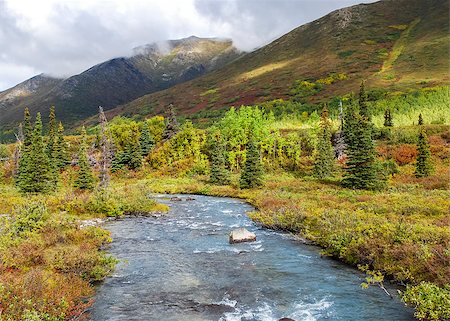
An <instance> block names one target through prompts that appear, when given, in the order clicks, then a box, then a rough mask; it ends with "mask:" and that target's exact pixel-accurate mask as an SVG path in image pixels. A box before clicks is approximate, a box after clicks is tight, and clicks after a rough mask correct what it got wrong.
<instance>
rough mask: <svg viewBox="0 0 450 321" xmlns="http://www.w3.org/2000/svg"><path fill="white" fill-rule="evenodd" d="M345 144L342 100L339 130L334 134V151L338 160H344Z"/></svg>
mask: <svg viewBox="0 0 450 321" xmlns="http://www.w3.org/2000/svg"><path fill="white" fill-rule="evenodd" d="M346 147H347V145H346V144H345V137H344V111H343V109H342V101H340V102H339V130H338V131H337V132H336V134H335V135H334V153H335V156H336V158H337V159H338V160H342V159H343V158H344V157H345V149H346Z"/></svg>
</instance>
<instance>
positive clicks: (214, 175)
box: [15, 82, 433, 193]
mask: <svg viewBox="0 0 450 321" xmlns="http://www.w3.org/2000/svg"><path fill="white" fill-rule="evenodd" d="M168 111H169V112H168V117H167V118H166V120H165V121H164V118H162V117H161V118H159V119H158V122H159V123H158V125H157V126H159V127H160V131H161V132H160V133H159V134H155V126H153V127H150V125H149V123H150V122H149V121H144V122H142V124H141V126H139V124H137V123H135V122H129V123H128V124H125V125H124V124H122V123H120V122H119V123H114V124H112V125H108V124H107V123H106V117H105V116H104V114H103V112H102V110H101V111H100V124H101V128H102V129H101V130H100V133H99V134H97V139H96V140H97V145H98V146H97V147H100V150H101V156H100V163H101V166H100V167H101V168H103V169H101V170H100V172H101V173H100V185H107V183H106V182H107V181H109V173H110V172H116V171H120V170H123V169H125V168H127V169H129V170H139V169H140V168H141V167H142V164H143V160H144V159H146V158H147V159H149V158H148V157H149V155H150V154H151V153H152V151H154V150H155V149H158V150H159V151H160V150H163V151H164V148H163V147H161V146H163V145H164V144H166V145H167V143H168V142H170V143H171V144H169V145H167V146H168V147H167V148H168V149H169V150H170V149H171V150H172V151H171V152H172V153H174V152H175V154H176V155H178V156H179V157H188V156H187V155H188V154H189V153H191V155H198V154H202V153H203V151H201V147H200V146H199V147H197V151H195V148H194V149H192V148H191V149H192V150H191V152H189V153H188V154H184V153H183V152H181V150H180V148H181V149H183V148H186V146H185V145H186V144H191V145H192V144H198V137H197V138H195V137H192V135H193V136H195V135H197V134H196V133H195V131H193V129H189V128H191V127H190V126H189V124H187V125H183V126H180V124H179V123H178V121H177V117H176V113H175V108H174V107H173V106H172V105H170V106H169V110H168ZM241 113H243V114H242V115H240V114H241ZM272 118H273V116H271V115H270V113H269V114H268V115H265V114H264V112H263V111H262V110H259V109H258V108H253V109H252V108H251V107H249V108H247V107H243V108H242V109H241V110H240V111H239V112H236V111H235V110H234V109H231V110H230V111H229V112H228V113H227V114H226V115H225V116H224V118H222V120H221V121H219V123H218V124H217V125H214V126H212V127H211V128H209V129H208V130H207V133H208V134H207V136H208V138H207V140H208V141H209V143H208V144H209V146H210V150H209V151H208V152H206V153H207V154H208V155H209V157H208V158H209V159H208V160H207V163H208V164H209V165H208V167H209V168H208V170H207V171H206V172H208V173H209V175H210V182H211V183H213V184H218V185H226V184H229V183H230V182H231V173H232V172H233V170H234V171H235V170H237V169H239V168H240V179H239V186H240V187H241V188H253V187H257V186H260V185H261V184H263V174H264V170H263V168H264V166H263V160H264V159H265V157H269V156H270V157H272V158H273V159H278V160H279V159H287V160H289V162H291V163H292V162H295V159H296V157H298V155H299V153H297V152H296V150H300V148H299V146H298V145H299V144H300V142H299V141H295V140H293V141H292V142H290V143H289V142H288V141H285V140H283V139H282V137H280V136H277V139H275V140H273V139H272V141H271V142H270V143H269V145H271V146H272V147H270V148H268V145H267V144H268V143H267V141H264V138H265V137H272V136H276V135H271V133H270V132H269V131H268V129H267V128H268V124H269V123H270V121H271V119H272ZM384 118H385V122H384V126H385V127H386V128H391V127H393V119H392V115H391V111H390V110H389V109H386V111H385V116H384ZM341 120H342V121H341V124H340V126H339V130H338V132H337V133H336V134H335V136H336V137H337V138H338V140H339V141H338V142H337V144H335V146H333V143H332V123H331V120H330V118H329V114H328V110H327V108H326V106H325V107H324V109H323V111H322V113H321V116H320V121H319V129H318V131H317V135H316V137H315V140H316V144H315V148H314V154H313V159H314V166H313V175H314V176H315V177H316V178H318V179H326V178H332V177H334V176H336V169H337V163H336V156H337V154H339V153H341V154H342V153H344V154H345V157H346V159H345V166H344V175H343V178H342V182H341V183H342V185H343V186H345V187H348V188H356V189H381V188H383V187H384V186H385V185H386V180H387V177H388V176H389V173H390V171H392V169H390V167H389V166H386V164H382V162H381V161H379V160H377V154H376V150H375V143H374V139H373V136H374V135H373V133H374V125H373V123H372V122H371V115H370V112H369V110H368V107H367V94H366V91H365V85H364V82H362V83H361V87H360V91H359V96H358V102H357V103H356V104H355V103H351V104H349V105H348V106H347V108H346V109H345V113H343V115H341ZM102 122H103V125H102ZM418 124H419V126H420V133H419V135H418V141H417V150H418V156H417V161H416V170H415V175H416V177H425V176H428V175H430V174H431V173H432V171H433V167H432V164H431V154H430V149H429V145H428V139H427V136H426V133H425V130H424V128H423V118H422V115H421V114H420V115H419V121H418ZM191 126H192V125H191ZM42 127H43V125H42V119H41V114H40V113H37V115H36V119H35V122H34V125H33V124H32V122H31V115H30V112H29V110H28V108H26V109H25V111H24V119H23V122H22V123H21V126H20V129H19V135H18V144H17V147H16V153H17V157H16V158H17V164H16V171H15V182H16V185H17V186H18V187H19V189H20V190H21V191H22V192H31V193H38V192H50V191H54V190H55V189H56V188H57V186H58V181H59V176H60V173H61V172H62V171H63V170H64V169H65V168H66V167H67V166H68V165H69V164H70V163H72V165H74V166H76V168H77V170H76V178H75V180H74V184H73V185H74V187H75V188H77V189H87V190H90V189H93V188H94V187H95V182H96V179H95V177H94V172H93V163H95V162H96V160H95V158H93V157H89V149H90V148H89V145H88V135H87V133H86V129H85V128H84V127H83V128H82V129H81V137H80V144H79V149H78V153H77V157H76V158H75V160H72V159H71V157H70V155H69V153H68V144H67V141H66V139H65V137H64V127H63V124H62V123H61V122H59V123H58V122H57V121H56V116H55V108H54V107H52V108H51V109H50V113H49V118H48V134H47V135H44V134H43V129H42ZM189 131H191V134H187V133H188V132H189ZM157 135H158V136H160V137H156V136H157ZM186 135H187V136H186ZM189 135H191V136H189ZM189 137H192V138H189ZM239 137H241V138H239ZM177 141H178V143H176V142H177ZM196 142H197V143H196ZM284 144H285V145H284ZM341 145H342V146H341ZM191 147H193V146H191ZM242 147H244V148H242ZM336 148H340V149H342V151H341V152H339V153H337V151H336ZM264 153H265V154H264ZM167 154H168V152H167V151H166V152H165V153H164V152H163V157H167ZM183 155H184V156H183ZM264 155H266V156H264ZM174 157H177V156H174ZM150 158H151V157H150ZM157 164H158V163H157ZM233 168H234V169H233Z"/></svg>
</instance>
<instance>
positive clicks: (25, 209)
mask: <svg viewBox="0 0 450 321" xmlns="http://www.w3.org/2000/svg"><path fill="white" fill-rule="evenodd" d="M48 218H49V213H48V210H47V208H46V206H45V205H44V204H43V203H39V202H37V203H30V204H26V205H23V206H20V207H18V208H16V210H15V213H14V214H13V219H12V224H11V227H10V232H11V233H12V234H13V235H15V236H19V237H22V236H26V235H28V234H29V233H33V232H35V231H37V230H40V229H41V228H42V227H43V226H44V224H45V222H46V221H47V220H48Z"/></svg>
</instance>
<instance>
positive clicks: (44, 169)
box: [18, 113, 55, 193]
mask: <svg viewBox="0 0 450 321" xmlns="http://www.w3.org/2000/svg"><path fill="white" fill-rule="evenodd" d="M27 156H28V160H27V164H26V168H25V170H24V172H21V174H19V175H21V177H20V179H19V184H18V185H19V188H20V189H21V191H23V192H28V193H45V192H48V191H50V190H52V189H54V187H55V186H54V184H53V182H52V173H51V169H50V165H49V161H48V157H47V154H46V152H45V145H44V141H43V138H42V120H41V114H40V113H38V114H37V115H36V121H35V125H34V131H33V136H32V143H31V145H30V146H29V150H28V151H27Z"/></svg>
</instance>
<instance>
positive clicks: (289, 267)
mask: <svg viewBox="0 0 450 321" xmlns="http://www.w3.org/2000/svg"><path fill="white" fill-rule="evenodd" d="M179 197H181V198H182V199H183V201H181V202H176V201H169V200H167V198H164V196H160V200H159V201H162V202H166V203H167V204H169V205H170V207H171V210H170V212H169V213H168V214H167V215H165V216H163V217H160V218H151V217H149V218H147V217H127V218H124V219H121V220H116V221H111V222H109V223H107V224H106V228H107V229H109V230H110V231H111V232H112V236H113V239H114V241H113V243H112V245H111V248H110V249H109V251H110V253H111V254H112V255H114V256H115V257H117V258H119V259H121V260H122V261H121V263H119V265H118V266H117V269H116V271H115V272H114V274H113V275H112V277H110V278H108V279H107V280H106V281H105V282H104V283H102V285H101V286H100V287H99V289H98V292H97V295H96V302H95V304H94V306H93V308H92V311H91V316H92V320H94V321H101V320H111V321H112V320H158V321H159V320H168V321H171V320H173V321H183V320H193V321H196V320H202V321H203V320H215V321H218V320H220V321H227V320H230V321H231V320H238V321H257V320H258V321H273V320H278V319H280V318H282V317H290V318H292V319H294V320H296V321H313V320H343V321H344V320H345V321H351V320H355V321H356V320H358V321H359V320H367V321H370V320H373V321H375V320H376V321H379V320H389V321H407V320H414V318H413V312H412V310H411V309H408V308H406V307H404V305H403V304H402V303H401V302H399V300H398V299H397V298H395V299H390V298H389V297H388V296H386V295H385V294H384V292H383V291H382V290H381V289H379V288H378V287H371V288H369V289H367V290H363V289H361V287H360V284H361V282H363V281H364V275H363V274H362V273H360V272H358V271H356V270H355V269H352V268H350V267H347V266H345V265H343V264H341V263H339V262H337V261H335V260H332V259H328V258H322V257H321V256H320V249H319V248H317V247H315V246H309V245H304V244H302V243H301V242H300V241H298V240H296V239H295V238H294V237H292V236H291V235H289V234H286V233H281V232H276V231H271V230H267V229H262V228H259V227H258V226H256V225H255V224H254V223H253V222H252V221H251V220H249V219H248V218H247V216H246V215H245V213H246V212H247V211H251V210H253V208H252V207H251V206H249V205H248V204H245V203H243V202H241V201H239V200H236V199H230V198H217V197H209V196H197V195H192V196H191V197H193V198H195V200H194V201H186V198H187V197H188V196H187V195H179ZM237 227H246V228H247V229H248V230H250V231H253V232H255V233H256V235H257V241H256V242H253V243H241V244H235V245H230V244H228V233H229V231H230V230H232V229H233V228H237ZM389 290H390V291H391V293H395V292H396V290H395V289H393V288H390V289H389Z"/></svg>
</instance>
